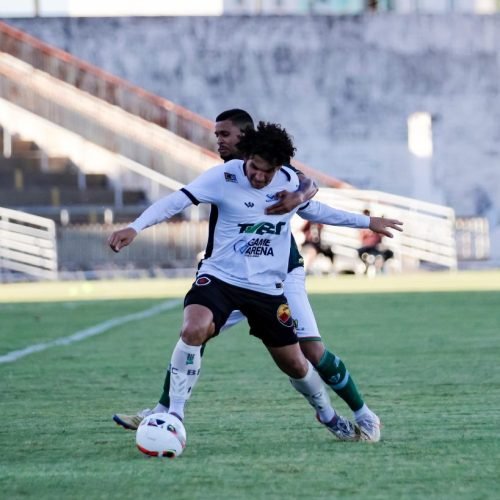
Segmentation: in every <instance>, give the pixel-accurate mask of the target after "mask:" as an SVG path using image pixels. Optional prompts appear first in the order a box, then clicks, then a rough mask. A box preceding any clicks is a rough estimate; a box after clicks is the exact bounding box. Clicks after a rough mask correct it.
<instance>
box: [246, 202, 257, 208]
mask: <svg viewBox="0 0 500 500" xmlns="http://www.w3.org/2000/svg"><path fill="white" fill-rule="evenodd" d="M245 206H246V207H247V208H252V207H254V206H255V204H254V203H252V202H251V201H245Z"/></svg>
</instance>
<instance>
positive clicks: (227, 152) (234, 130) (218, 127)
mask: <svg viewBox="0 0 500 500" xmlns="http://www.w3.org/2000/svg"><path fill="white" fill-rule="evenodd" d="M215 137H217V151H218V152H219V155H220V157H221V158H222V159H223V160H224V161H227V160H231V159H234V158H241V155H240V152H239V151H238V148H237V147H236V146H237V144H238V142H240V137H241V130H240V128H239V127H238V126H237V125H235V124H234V123H233V122H232V121H231V120H224V121H222V122H215Z"/></svg>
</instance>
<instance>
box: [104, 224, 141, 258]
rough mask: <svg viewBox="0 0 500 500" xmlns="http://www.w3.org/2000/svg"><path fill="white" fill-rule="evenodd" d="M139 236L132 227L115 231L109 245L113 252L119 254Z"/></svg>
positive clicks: (109, 239)
mask: <svg viewBox="0 0 500 500" xmlns="http://www.w3.org/2000/svg"><path fill="white" fill-rule="evenodd" d="M136 236H137V231H136V230H135V229H133V228H131V227H126V228H124V229H119V230H118V231H114V232H113V233H112V234H111V236H110V237H109V238H108V245H109V246H110V247H111V250H113V252H116V253H118V252H119V251H120V250H121V249H122V248H123V247H126V246H128V245H130V243H132V242H133V241H134V239H135V237H136Z"/></svg>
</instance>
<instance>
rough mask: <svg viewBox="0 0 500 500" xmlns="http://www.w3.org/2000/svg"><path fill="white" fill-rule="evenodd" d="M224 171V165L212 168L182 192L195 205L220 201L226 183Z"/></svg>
mask: <svg viewBox="0 0 500 500" xmlns="http://www.w3.org/2000/svg"><path fill="white" fill-rule="evenodd" d="M224 170H225V166H224V165H217V166H216V167H212V168H210V169H209V170H207V171H206V172H203V173H202V174H201V175H200V176H198V177H197V178H196V179H195V180H194V181H193V182H190V183H189V184H188V185H187V186H185V187H183V188H182V189H181V192H182V193H184V195H185V196H187V197H188V198H189V199H190V200H191V203H193V205H199V204H200V203H216V202H217V201H220V200H221V197H222V191H223V188H224V183H225V182H224Z"/></svg>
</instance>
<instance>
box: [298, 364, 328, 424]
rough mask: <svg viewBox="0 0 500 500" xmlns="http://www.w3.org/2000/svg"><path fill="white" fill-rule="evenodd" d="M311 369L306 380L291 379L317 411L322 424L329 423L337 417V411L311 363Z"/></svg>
mask: <svg viewBox="0 0 500 500" xmlns="http://www.w3.org/2000/svg"><path fill="white" fill-rule="evenodd" d="M307 364H308V366H309V369H308V371H307V373H306V376H305V377H304V378H299V379H297V378H291V377H290V382H291V383H292V385H293V387H294V388H295V389H296V390H297V391H298V392H300V393H301V394H302V395H303V396H304V397H305V398H306V399H307V401H308V403H309V404H310V405H311V406H312V407H313V408H314V409H315V410H316V413H317V414H318V416H319V419H320V420H321V421H322V422H329V421H330V420H331V419H332V418H333V417H334V416H335V410H334V409H333V407H332V404H331V402H330V396H328V393H327V392H326V387H325V385H324V384H323V381H322V380H321V377H320V376H319V375H318V372H317V371H316V370H315V369H314V368H313V366H312V365H311V363H309V361H308V362H307Z"/></svg>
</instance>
